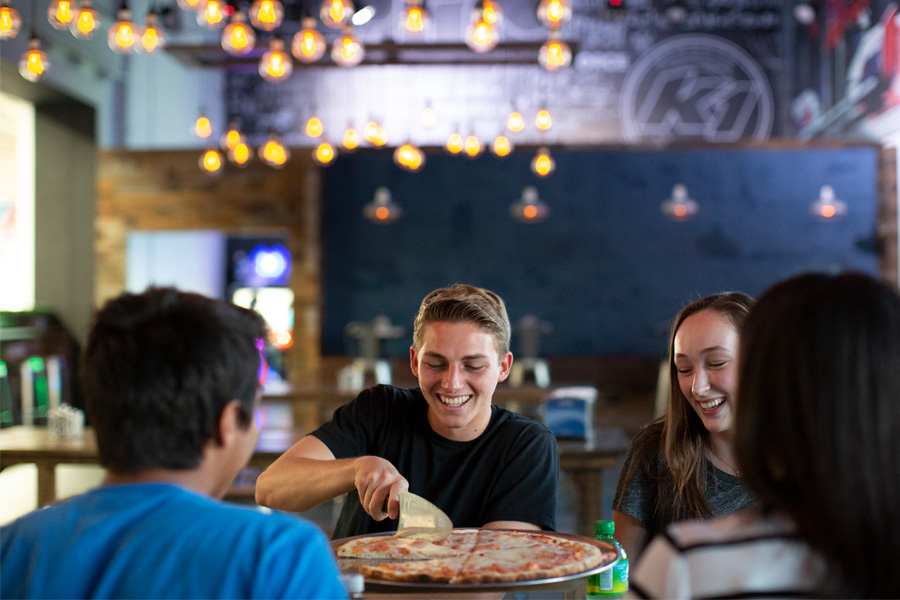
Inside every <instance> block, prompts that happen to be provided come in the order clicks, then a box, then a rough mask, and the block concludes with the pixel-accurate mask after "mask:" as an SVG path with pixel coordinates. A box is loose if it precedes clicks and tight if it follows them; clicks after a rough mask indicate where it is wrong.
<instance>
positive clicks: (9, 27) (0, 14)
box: [0, 0, 22, 40]
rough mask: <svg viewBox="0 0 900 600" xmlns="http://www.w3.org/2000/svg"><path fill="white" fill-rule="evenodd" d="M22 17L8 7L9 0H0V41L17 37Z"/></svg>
mask: <svg viewBox="0 0 900 600" xmlns="http://www.w3.org/2000/svg"><path fill="white" fill-rule="evenodd" d="M21 28H22V17H21V16H20V15H19V11H17V10H16V9H14V8H13V7H11V6H10V5H9V0H0V40H11V39H13V38H14V37H16V36H17V35H19V30H20V29H21Z"/></svg>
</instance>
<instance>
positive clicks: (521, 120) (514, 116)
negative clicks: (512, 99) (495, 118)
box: [506, 109, 525, 133]
mask: <svg viewBox="0 0 900 600" xmlns="http://www.w3.org/2000/svg"><path fill="white" fill-rule="evenodd" d="M506 128H507V129H509V130H510V131H512V132H513V133H519V132H520V131H522V130H523V129H525V117H523V116H522V113H520V112H519V111H517V110H516V109H513V111H512V112H511V113H509V116H508V117H507V118H506Z"/></svg>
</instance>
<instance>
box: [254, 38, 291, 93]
mask: <svg viewBox="0 0 900 600" xmlns="http://www.w3.org/2000/svg"><path fill="white" fill-rule="evenodd" d="M293 72H294V64H293V62H292V61H291V56H290V54H288V53H287V52H285V51H284V40H282V39H281V38H274V39H273V40H272V41H271V42H270V43H269V50H268V51H267V52H266V53H265V54H263V55H262V58H261V59H260V61H259V74H260V76H262V78H263V79H265V80H266V81H270V82H272V83H278V82H281V81H284V80H285V79H287V78H288V77H290V76H291V73H293Z"/></svg>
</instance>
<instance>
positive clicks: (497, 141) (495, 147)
mask: <svg viewBox="0 0 900 600" xmlns="http://www.w3.org/2000/svg"><path fill="white" fill-rule="evenodd" d="M512 149H513V145H512V142H510V141H509V138H508V137H506V136H505V135H503V134H502V133H501V134H500V135H498V136H497V137H495V138H494V142H493V143H492V144H491V152H493V153H494V154H495V155H497V156H499V157H500V158H503V157H504V156H509V153H510V152H512Z"/></svg>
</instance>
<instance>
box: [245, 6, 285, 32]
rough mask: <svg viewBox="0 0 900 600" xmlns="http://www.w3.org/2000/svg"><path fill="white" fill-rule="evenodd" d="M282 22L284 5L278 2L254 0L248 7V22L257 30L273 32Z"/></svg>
mask: <svg viewBox="0 0 900 600" xmlns="http://www.w3.org/2000/svg"><path fill="white" fill-rule="evenodd" d="M283 20H284V5H282V4H281V2H279V0H256V1H255V2H254V3H253V4H251V5H250V22H251V23H253V26H254V27H256V28H257V29H262V30H263V31H275V29H277V28H278V27H279V26H281V22H282V21H283Z"/></svg>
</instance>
